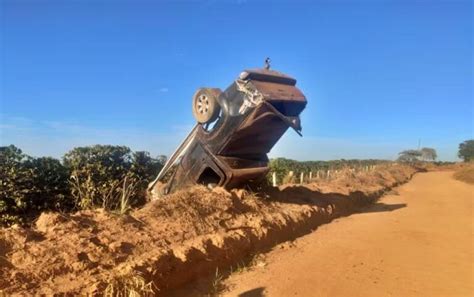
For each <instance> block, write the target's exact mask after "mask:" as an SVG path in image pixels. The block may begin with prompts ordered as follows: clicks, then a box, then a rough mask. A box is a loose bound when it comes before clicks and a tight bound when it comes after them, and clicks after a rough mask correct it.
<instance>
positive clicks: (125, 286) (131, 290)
mask: <svg viewBox="0 0 474 297" xmlns="http://www.w3.org/2000/svg"><path fill="white" fill-rule="evenodd" d="M154 288H155V287H154V285H153V283H152V282H151V281H147V280H146V279H145V278H144V277H143V276H141V275H139V274H133V275H125V276H118V277H115V278H113V279H111V280H110V281H109V283H108V285H107V287H106V289H105V291H104V297H147V296H155V290H154Z"/></svg>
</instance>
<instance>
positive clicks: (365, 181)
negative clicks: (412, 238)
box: [0, 165, 416, 295]
mask: <svg viewBox="0 0 474 297" xmlns="http://www.w3.org/2000/svg"><path fill="white" fill-rule="evenodd" d="M415 172H416V169H414V168H412V167H409V166H404V165H395V166H385V167H381V168H378V169H377V170H375V171H373V172H367V173H358V174H355V173H353V172H351V171H347V172H346V173H344V174H341V175H340V176H339V177H338V178H337V179H334V180H331V181H327V182H319V183H317V184H309V185H284V186H281V187H279V188H274V189H271V190H268V191H266V192H265V193H259V194H254V193H248V192H246V191H244V190H233V191H231V192H227V191H225V190H223V189H219V188H217V189H214V190H213V191H210V190H208V189H206V188H204V187H194V188H191V189H189V190H187V191H182V192H178V193H176V194H173V195H170V196H169V197H167V198H166V199H163V200H157V201H153V202H150V203H149V204H147V205H146V206H145V207H144V208H142V209H139V210H137V211H134V212H132V213H130V214H128V215H122V216H120V215H114V214H111V213H107V212H105V211H100V210H98V211H81V212H78V213H76V214H73V215H62V214H59V213H49V214H43V215H41V217H40V218H39V219H38V220H37V222H36V226H35V227H33V228H27V229H25V228H20V227H12V228H8V229H4V230H2V231H1V233H0V267H1V269H0V290H1V291H0V292H3V293H4V294H7V295H10V294H24V295H31V294H33V295H38V294H47V295H49V294H53V293H56V294H61V293H67V294H90V293H92V294H100V293H106V294H110V295H120V294H127V293H130V292H136V293H138V294H140V295H147V294H162V295H163V294H165V292H166V291H168V290H171V289H173V288H176V287H179V286H182V285H183V284H185V283H187V282H190V281H192V280H195V279H197V278H199V277H201V276H205V275H208V274H209V273H211V272H214V271H215V269H216V267H228V266H229V265H232V264H233V263H236V262H237V261H239V260H240V259H242V258H244V257H246V256H248V255H250V254H253V253H256V252H259V251H263V250H265V249H268V248H270V247H272V246H274V245H275V244H277V243H279V242H283V241H287V240H291V239H294V238H296V237H298V236H300V235H303V234H306V233H308V232H311V231H312V230H314V229H315V228H317V227H318V226H319V225H321V224H323V223H327V222H329V221H331V220H332V219H334V218H337V217H340V216H344V215H348V214H351V213H354V212H356V211H358V209H359V208H360V207H362V206H364V205H367V204H369V203H372V202H374V201H375V200H377V199H378V198H379V197H380V196H381V195H383V194H384V193H385V192H387V191H389V190H390V189H391V188H392V187H395V186H397V185H399V184H402V183H404V182H406V181H408V180H409V179H410V178H411V177H412V176H413V174H414V173H415Z"/></svg>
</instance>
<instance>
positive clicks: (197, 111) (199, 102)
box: [193, 88, 222, 124]
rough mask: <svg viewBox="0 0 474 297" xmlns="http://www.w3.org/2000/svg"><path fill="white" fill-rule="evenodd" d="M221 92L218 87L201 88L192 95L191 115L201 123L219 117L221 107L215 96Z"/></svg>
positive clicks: (210, 121)
mask: <svg viewBox="0 0 474 297" xmlns="http://www.w3.org/2000/svg"><path fill="white" fill-rule="evenodd" d="M221 93H222V91H221V90H220V89H213V88H201V89H198V90H197V91H196V93H195V94H194V96H193V115H194V117H195V118H196V120H197V121H198V123H201V124H208V123H212V122H214V121H215V120H216V119H217V118H218V117H219V112H220V110H221V107H220V106H219V102H218V101H217V97H219V95H220V94H221Z"/></svg>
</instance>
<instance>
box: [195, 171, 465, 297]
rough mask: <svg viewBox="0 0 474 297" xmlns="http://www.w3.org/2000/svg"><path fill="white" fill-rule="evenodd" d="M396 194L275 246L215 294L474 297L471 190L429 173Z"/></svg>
mask: <svg viewBox="0 0 474 297" xmlns="http://www.w3.org/2000/svg"><path fill="white" fill-rule="evenodd" d="M397 192H398V194H397V195H386V196H384V197H383V198H382V199H380V200H379V202H378V203H377V204H374V205H371V206H368V207H367V208H366V209H365V210H364V211H362V212H360V213H357V214H354V215H351V216H349V217H345V218H341V219H338V220H336V221H334V222H333V223H331V224H327V225H324V226H321V227H320V228H318V230H316V231H315V232H312V233H311V234H308V235H307V236H304V237H301V238H298V239H297V240H295V241H294V242H292V243H291V247H289V245H288V244H286V245H280V246H277V247H275V248H274V249H273V250H272V251H271V252H269V253H267V254H265V255H264V257H262V258H261V259H260V260H259V264H260V265H256V266H255V267H253V268H251V269H250V270H247V271H246V272H243V273H234V274H232V275H231V276H230V278H229V279H227V280H225V281H223V282H222V284H221V286H222V287H227V290H226V291H225V292H223V294H222V295H223V296H229V297H230V296H254V297H257V296H272V297H274V296H275V297H280V296H281V297H287V296H334V297H339V296H341V297H346V296H354V297H357V296H363V297H371V296H374V297H375V296H376V297H384V296H406V297H410V296H417V297H418V296H429V297H437V296H439V297H446V296H449V297H457V296H459V297H468V296H474V233H473V231H474V230H473V228H474V226H473V210H474V209H473V205H474V200H473V199H474V186H473V185H469V184H466V183H463V182H460V181H456V180H454V179H453V178H452V172H430V173H425V174H419V175H417V176H415V177H414V179H413V180H412V181H411V182H410V183H408V184H406V185H403V186H401V187H399V188H397ZM188 293H189V292H188ZM186 296H197V295H196V294H194V293H193V294H190V295H189V294H186Z"/></svg>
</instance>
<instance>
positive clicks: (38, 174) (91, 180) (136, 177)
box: [0, 145, 166, 225]
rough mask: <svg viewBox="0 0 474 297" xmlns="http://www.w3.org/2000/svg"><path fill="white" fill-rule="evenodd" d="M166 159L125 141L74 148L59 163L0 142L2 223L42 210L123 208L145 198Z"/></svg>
mask: <svg viewBox="0 0 474 297" xmlns="http://www.w3.org/2000/svg"><path fill="white" fill-rule="evenodd" d="M165 161H166V158H165V157H163V156H160V157H159V158H158V159H155V158H152V157H151V156H150V154H149V153H148V152H132V151H131V150H130V149H129V148H128V147H125V146H110V145H96V146H90V147H78V148H74V149H73V150H71V151H70V152H68V153H67V154H66V155H65V156H64V157H63V164H62V163H61V162H60V161H59V160H57V159H54V158H48V157H43V158H32V157H30V156H28V155H26V154H24V153H23V152H22V151H21V150H20V149H19V148H17V147H15V146H13V145H10V146H4V147H0V225H12V224H15V223H24V222H26V221H28V219H33V218H35V217H36V216H37V215H39V214H40V212H42V211H44V210H60V211H70V210H73V209H90V208H95V207H103V208H106V209H108V210H114V211H119V212H121V213H123V212H126V211H127V210H129V209H130V207H132V206H138V205H141V204H143V203H144V202H145V201H146V199H145V197H146V187H147V185H148V183H149V182H150V181H151V180H152V179H154V178H155V176H156V174H158V172H159V170H160V169H161V168H162V167H163V164H164V162H165Z"/></svg>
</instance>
